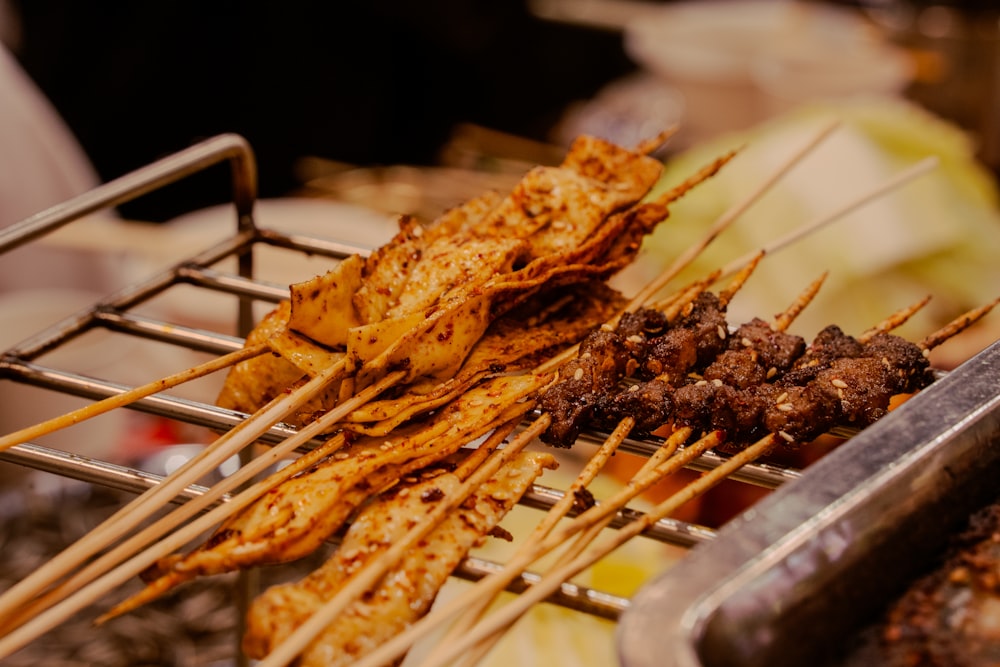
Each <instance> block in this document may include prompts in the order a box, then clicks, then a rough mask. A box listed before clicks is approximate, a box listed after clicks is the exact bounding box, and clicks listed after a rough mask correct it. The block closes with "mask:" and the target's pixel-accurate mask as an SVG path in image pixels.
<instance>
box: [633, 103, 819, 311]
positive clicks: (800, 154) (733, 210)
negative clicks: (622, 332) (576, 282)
mask: <svg viewBox="0 0 1000 667" xmlns="http://www.w3.org/2000/svg"><path fill="white" fill-rule="evenodd" d="M838 126H839V123H838V122H831V123H829V124H827V125H825V126H823V127H822V128H820V130H819V131H818V132H817V133H816V134H814V135H813V136H812V137H810V139H809V141H808V142H806V143H805V144H804V145H803V146H802V147H801V148H800V149H799V150H797V151H796V152H795V153H794V154H793V155H792V156H791V157H790V158H789V159H788V160H786V161H785V162H784V163H783V164H781V165H780V166H779V167H778V169H776V170H775V171H774V172H773V173H771V174H770V176H768V178H766V179H764V180H763V181H762V182H761V183H760V184H759V185H758V186H757V187H756V188H755V189H754V190H753V191H751V192H750V193H749V194H748V195H747V196H746V197H745V198H744V199H743V200H742V201H739V202H737V203H736V204H735V205H733V206H732V207H730V208H729V210H727V211H726V212H725V213H723V214H722V216H720V217H719V218H718V219H717V220H716V221H715V223H714V224H713V225H712V226H711V227H710V228H709V230H708V233H707V234H705V236H704V237H703V238H702V239H701V240H700V241H698V242H697V243H695V244H692V245H691V246H690V247H688V248H686V249H685V251H684V252H683V253H681V254H680V255H679V256H678V257H677V258H676V259H675V260H674V262H673V263H672V264H671V265H670V266H669V267H668V268H667V270H666V271H664V272H663V273H661V274H660V275H659V276H658V277H657V278H656V279H654V280H653V281H651V282H650V283H649V284H648V285H646V286H645V287H644V288H643V289H642V290H640V291H639V292H638V293H637V294H636V295H635V297H633V299H632V301H631V302H630V304H629V307H628V309H629V310H634V309H635V308H637V307H639V306H640V305H641V304H643V303H645V302H647V301H649V300H650V299H651V298H652V297H653V295H654V294H656V293H657V292H659V291H660V290H661V289H663V288H664V287H665V286H666V285H667V283H669V282H670V281H671V280H673V279H674V277H675V276H676V275H677V274H678V273H680V272H681V271H682V270H683V269H684V268H685V267H687V266H688V265H689V264H691V262H692V261H694V258H695V257H697V256H698V255H699V254H700V253H701V252H702V251H703V250H704V249H705V248H707V247H708V246H709V245H710V244H711V243H712V241H714V240H715V239H716V238H718V236H719V234H721V233H722V232H723V231H725V230H726V229H728V228H729V226H730V225H732V224H733V222H735V221H736V219H737V218H738V217H739V216H741V215H743V213H745V212H746V210H747V209H748V208H750V206H752V205H753V204H754V203H755V202H756V201H757V200H758V199H760V198H761V197H762V196H763V195H764V194H765V193H766V192H767V191H768V190H770V189H771V187H772V186H774V184H775V183H777V182H778V181H779V180H781V178H782V177H783V176H785V174H787V173H788V172H789V171H790V170H791V169H792V167H794V166H795V165H797V164H798V163H799V162H801V160H802V159H803V158H804V157H805V156H806V155H808V154H809V153H810V152H812V150H813V149H814V148H815V147H816V146H817V145H819V144H820V143H821V142H822V141H823V140H824V139H826V138H827V137H828V136H829V135H830V134H831V133H832V132H833V130H834V129H836V128H837V127H838ZM747 263H748V262H747V261H746V260H742V261H740V262H739V265H740V266H742V265H744V264H747Z"/></svg>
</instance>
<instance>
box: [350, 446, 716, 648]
mask: <svg viewBox="0 0 1000 667" xmlns="http://www.w3.org/2000/svg"><path fill="white" fill-rule="evenodd" d="M690 434H691V429H689V428H681V429H679V430H678V431H676V432H675V433H673V434H671V436H670V437H669V438H668V442H670V441H675V442H678V443H680V442H684V441H685V440H686V439H687V438H688V436H690ZM720 441H721V437H720V435H719V434H718V433H711V434H709V435H707V436H705V437H703V438H701V439H700V440H698V441H697V442H694V443H692V444H690V445H688V446H686V447H685V448H684V449H683V450H681V451H680V452H679V453H678V454H677V455H676V456H677V458H678V459H679V463H680V465H686V464H687V463H688V462H690V461H692V460H694V459H695V458H697V457H698V456H700V455H701V454H703V453H704V452H705V451H706V450H708V449H710V448H712V447H714V446H716V445H717V444H719V442H720ZM654 455H655V454H654ZM633 482H634V483H630V484H629V485H627V486H626V487H625V488H624V489H621V490H620V491H619V492H618V493H616V494H615V495H614V496H612V497H611V498H609V499H608V500H606V501H605V502H603V503H601V504H600V505H595V506H594V507H591V508H590V509H588V510H587V511H586V512H583V513H582V514H580V515H579V516H577V517H575V518H574V519H572V520H571V521H569V522H567V523H565V524H563V525H562V526H560V527H559V528H558V530H555V531H553V532H551V533H550V534H549V536H548V537H547V538H545V539H544V540H543V541H542V542H539V543H537V545H536V546H535V548H533V549H530V550H528V551H526V552H525V553H523V554H521V555H519V556H517V557H512V558H511V559H509V560H508V561H507V564H506V565H505V566H504V567H503V569H501V570H500V571H498V572H494V573H493V574H490V575H488V576H486V577H484V578H483V579H481V580H480V581H478V582H477V583H476V584H475V585H474V586H472V587H471V588H469V589H467V590H466V591H464V592H463V593H462V594H460V595H458V596H456V597H455V598H453V599H452V600H450V601H449V602H448V603H447V604H444V605H441V606H440V607H438V608H434V609H432V610H431V613H430V614H428V615H427V616H425V617H424V618H423V619H421V620H420V621H418V622H416V623H414V624H413V625H412V626H410V628H408V629H407V630H406V631H404V632H402V633H400V634H399V635H397V636H396V637H394V638H393V639H391V640H389V641H388V642H386V643H384V644H383V645H382V646H380V647H379V648H377V649H375V650H374V651H373V652H372V653H370V654H368V655H367V656H364V657H363V658H361V659H360V660H358V662H357V663H356V664H355V667H379V666H380V665H383V664H386V663H388V662H390V661H392V660H394V659H396V658H398V657H400V656H401V655H402V654H403V653H405V652H406V650H407V649H408V648H409V647H410V646H411V645H412V644H413V643H414V642H416V641H417V640H418V639H420V638H421V637H423V636H424V635H426V634H427V633H429V632H431V631H432V630H434V629H435V628H437V627H439V626H440V625H442V624H443V623H445V622H447V621H448V620H450V619H451V618H453V617H454V616H455V615H456V614H458V613H463V612H464V611H465V610H466V609H467V608H468V606H469V605H472V604H476V602H477V601H478V600H480V599H481V597H482V596H484V595H496V594H497V593H499V592H500V591H502V590H503V589H504V588H505V587H506V586H507V585H508V584H509V583H510V582H511V581H513V580H514V579H515V578H516V577H517V576H518V575H520V573H521V572H523V571H524V570H525V569H526V568H527V567H528V566H530V565H531V563H533V562H534V561H535V560H537V559H538V558H541V557H542V556H544V555H545V554H547V553H549V552H550V551H552V550H553V549H556V548H558V547H559V546H561V545H563V544H564V543H565V542H566V540H568V539H569V538H570V537H572V536H573V535H575V534H577V533H579V532H581V531H583V530H585V529H586V528H587V527H588V526H590V525H593V523H594V522H595V521H600V520H602V519H603V518H604V517H605V516H607V515H608V514H614V513H615V512H617V511H618V510H619V509H621V508H622V507H624V506H625V505H626V504H628V503H629V502H630V501H631V500H633V499H634V498H635V497H636V496H638V495H639V494H641V493H643V492H644V491H646V490H647V489H648V488H649V487H650V486H651V485H652V484H653V483H655V479H644V480H633ZM639 482H642V483H639ZM650 525H651V524H650Z"/></svg>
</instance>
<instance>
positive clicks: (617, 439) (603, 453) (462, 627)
mask: <svg viewBox="0 0 1000 667" xmlns="http://www.w3.org/2000/svg"><path fill="white" fill-rule="evenodd" d="M634 425H635V420H634V419H632V418H631V417H626V418H625V419H623V420H622V422H621V423H620V424H618V426H617V427H616V428H615V430H614V431H612V433H611V434H610V435H609V436H608V437H607V438H606V439H605V440H604V442H603V443H602V444H601V446H600V448H598V450H597V452H595V453H594V455H593V456H591V457H590V459H589V460H588V461H587V464H586V465H585V466H584V467H583V469H582V470H581V471H580V473H579V474H578V475H577V477H576V479H575V480H573V483H572V484H571V485H570V487H569V488H568V489H567V490H566V493H565V494H564V495H563V497H562V498H560V499H559V500H558V501H557V502H556V503H555V504H554V505H553V506H552V507H550V508H549V511H548V512H546V513H545V515H544V516H543V517H542V520H541V521H539V522H538V524H536V525H535V528H534V530H532V532H531V534H530V535H529V536H528V537H527V539H525V541H524V542H522V543H521V545H520V546H519V547H518V549H517V550H516V551H515V556H516V555H518V554H522V553H524V552H526V551H527V550H528V549H532V548H534V545H535V544H536V543H537V542H539V541H541V540H542V539H544V538H545V536H546V535H548V534H549V533H550V532H551V531H552V529H553V528H554V527H555V525H556V524H557V523H559V521H561V520H562V519H563V518H565V517H566V515H567V514H568V513H569V511H570V509H572V507H573V504H574V502H575V499H576V496H577V494H578V493H580V492H582V491H583V490H585V489H586V488H587V487H588V486H589V485H590V483H591V482H593V481H594V478H596V477H597V475H598V473H600V471H601V470H603V469H604V466H605V465H607V462H608V460H609V459H610V458H611V456H612V455H613V454H614V453H615V451H617V450H618V447H619V445H621V443H622V441H624V440H625V438H626V437H628V434H629V432H631V430H632V427H633V426H634ZM672 449H676V443H675V444H674V446H673V448H672ZM650 458H652V457H650ZM608 520H609V521H610V520H611V519H610V517H609V519H608ZM492 599H493V598H488V597H486V596H484V597H483V599H482V600H481V601H480V602H479V603H478V604H476V605H475V606H474V607H470V608H469V609H467V610H466V612H465V613H464V614H463V615H462V616H461V618H459V619H458V620H457V621H456V622H455V623H454V624H453V625H452V627H451V628H450V629H449V630H448V633H447V634H446V635H445V636H444V637H443V638H442V639H441V641H440V644H447V643H448V642H449V641H451V640H452V639H454V638H455V637H457V636H460V635H461V634H462V633H464V632H465V631H466V630H468V629H469V628H471V627H472V626H473V625H475V623H476V621H478V620H479V618H481V617H482V615H483V613H485V611H486V608H487V607H488V606H489V604H490V602H491V601H492ZM433 655H434V654H433V652H432V653H431V654H430V656H428V658H427V659H430V657H431V656H433Z"/></svg>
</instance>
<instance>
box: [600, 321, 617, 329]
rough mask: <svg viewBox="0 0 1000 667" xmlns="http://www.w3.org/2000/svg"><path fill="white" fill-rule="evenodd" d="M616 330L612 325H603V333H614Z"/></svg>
mask: <svg viewBox="0 0 1000 667" xmlns="http://www.w3.org/2000/svg"><path fill="white" fill-rule="evenodd" d="M614 330H615V329H614V327H612V326H611V325H610V324H607V323H605V324H602V325H601V331H614Z"/></svg>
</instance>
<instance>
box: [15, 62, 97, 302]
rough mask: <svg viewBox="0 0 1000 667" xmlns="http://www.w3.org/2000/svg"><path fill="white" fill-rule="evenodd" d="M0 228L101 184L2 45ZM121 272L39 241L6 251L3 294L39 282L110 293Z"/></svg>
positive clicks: (69, 134)
mask: <svg viewBox="0 0 1000 667" xmlns="http://www.w3.org/2000/svg"><path fill="white" fill-rule="evenodd" d="M0 90H2V91H3V94H2V95H0V228H3V227H7V226H9V225H12V224H14V223H16V222H19V221H20V220H23V219H25V218H28V217H29V216H32V215H34V214H35V213H38V212H40V211H43V210H45V209H47V208H49V207H50V206H54V205H56V204H59V203H61V202H63V201H66V200H67V199H70V198H72V197H74V196H76V195H78V194H81V193H83V192H86V191H87V190H89V189H91V188H93V187H95V186H96V185H98V183H99V179H98V176H97V173H96V172H95V170H94V168H93V166H92V165H91V164H90V161H89V160H88V158H87V156H86V155H85V153H84V151H83V149H82V148H81V147H80V145H79V143H78V142H77V141H76V138H75V137H74V136H73V134H72V133H71V132H70V130H69V128H68V127H67V126H66V124H65V123H64V122H63V120H62V118H61V117H60V116H59V114H58V112H57V111H56V110H55V109H54V108H53V106H52V105H51V103H50V102H49V100H48V99H46V97H45V96H44V95H43V94H42V92H41V91H40V90H39V89H38V88H37V86H36V85H35V83H34V82H33V81H32V80H31V79H30V78H29V77H28V75H27V74H26V73H25V72H24V70H23V69H22V68H21V66H20V64H19V63H18V62H17V60H16V59H15V58H14V56H13V55H12V54H11V53H10V52H9V51H8V50H7V49H6V47H5V46H4V45H3V44H0ZM113 274H114V269H113V267H110V266H109V265H108V263H107V261H106V260H105V259H103V258H96V257H94V256H84V255H80V254H79V253H73V252H66V251H64V250H61V249H56V248H48V247H42V246H40V245H34V246H32V247H30V248H18V249H15V250H13V251H11V252H9V253H7V254H5V255H2V256H0V291H4V290H13V289H19V288H35V287H84V288H87V289H96V290H104V289H108V288H110V287H111V286H112V284H113V283H114V277H113Z"/></svg>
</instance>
